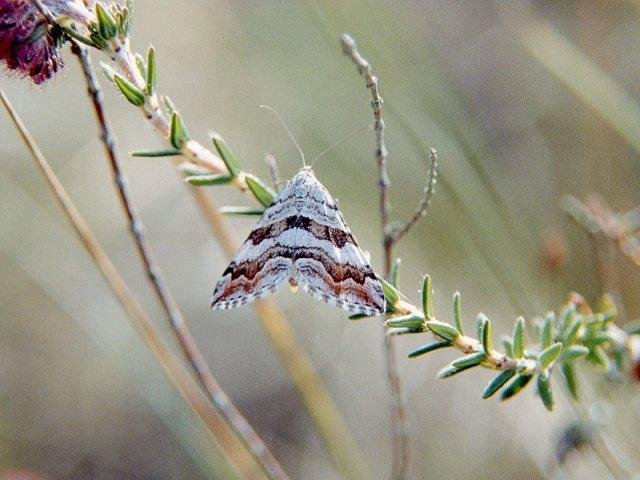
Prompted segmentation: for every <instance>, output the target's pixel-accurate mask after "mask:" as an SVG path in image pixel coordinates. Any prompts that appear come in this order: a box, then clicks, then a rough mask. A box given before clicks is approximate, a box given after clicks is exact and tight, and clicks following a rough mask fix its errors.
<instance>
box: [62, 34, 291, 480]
mask: <svg viewBox="0 0 640 480" xmlns="http://www.w3.org/2000/svg"><path fill="white" fill-rule="evenodd" d="M72 51H73V53H74V54H75V55H76V56H77V57H78V60H79V62H80V66H81V68H82V72H83V75H84V78H85V81H86V84H87V91H88V94H89V98H90V99H91V103H92V106H93V109H94V112H95V115H96V121H97V123H98V127H99V129H100V139H101V141H102V144H103V146H104V149H105V153H106V156H107V158H108V160H109V163H110V165H111V170H112V173H113V177H114V183H115V185H116V187H117V192H118V195H119V197H120V202H121V204H122V208H123V210H124V212H125V215H126V217H127V220H128V223H129V229H130V230H131V234H132V236H133V238H134V240H135V244H136V248H137V249H138V253H139V255H140V258H141V260H142V262H143V264H144V267H145V269H146V272H147V276H148V278H149V281H150V282H151V284H152V286H153V289H154V291H155V293H156V295H157V297H158V300H159V301H160V304H161V305H162V307H163V309H164V311H165V314H166V316H167V318H168V319H169V321H170V323H171V328H172V329H173V332H174V334H175V336H176V339H177V340H178V343H179V345H180V347H181V349H182V352H183V354H184V355H185V357H186V358H187V360H188V361H189V364H190V365H191V368H192V369H193V370H194V372H195V374H196V376H197V378H198V380H199V381H200V384H201V385H202V387H203V388H204V390H205V391H206V393H207V395H208V397H209V398H210V400H211V402H212V403H213V405H214V406H215V408H216V409H217V410H218V411H219V412H220V413H221V414H222V415H223V416H224V417H225V419H226V420H227V422H228V423H229V424H230V425H231V427H232V428H233V429H234V431H235V432H236V434H237V435H238V436H239V437H240V438H242V440H243V442H244V443H245V445H246V446H247V448H248V449H249V450H250V452H251V453H252V455H253V456H254V457H255V459H256V461H257V462H259V463H260V464H261V465H262V466H263V468H264V470H265V472H267V474H268V475H269V476H270V477H271V478H274V479H280V480H285V479H287V478H288V477H287V474H286V473H285V472H284V470H283V469H282V467H281V466H280V464H279V463H278V461H277V460H276V458H275V457H274V456H273V454H272V453H271V451H270V450H269V449H268V448H267V446H266V445H265V443H264V442H263V441H262V439H261V438H260V437H259V436H258V434H257V433H256V432H255V431H254V430H253V428H252V427H251V425H250V424H249V422H247V420H246V419H245V418H244V417H243V416H242V414H241V413H240V411H239V410H238V409H237V408H236V407H235V405H234V404H233V403H232V402H231V399H229V397H228V396H227V394H226V393H225V392H224V390H222V388H221V387H220V385H219V384H218V382H217V380H216V379H215V377H214V375H213V372H212V371H211V368H210V367H209V365H208V363H207V361H206V359H205V357H204V355H203V354H202V352H201V351H200V348H199V347H198V344H197V343H196V341H195V339H194V338H193V335H192V334H191V330H190V329H189V326H188V325H187V323H186V320H185V318H184V316H183V314H182V312H181V311H180V308H179V307H178V304H177V302H176V300H175V298H174V297H173V295H172V293H171V291H170V290H169V287H168V285H167V283H166V281H165V279H164V276H163V274H162V270H161V268H160V265H159V264H158V262H157V260H156V258H155V254H154V252H153V249H152V247H151V245H150V244H149V242H148V241H147V238H146V235H145V227H144V223H143V221H142V219H141V218H140V215H139V213H138V211H137V208H136V206H135V204H134V202H133V199H132V198H131V194H130V192H129V187H128V183H129V182H128V178H127V175H126V173H125V171H124V168H123V164H122V161H121V160H120V158H119V155H118V152H117V150H116V142H115V138H114V136H113V133H112V132H111V128H110V126H109V121H108V119H107V114H106V111H105V107H104V104H103V101H102V91H101V89H100V84H99V83H98V79H97V78H96V74H95V71H94V69H93V65H92V62H91V58H90V57H89V54H88V52H87V49H86V47H84V46H81V45H78V44H77V43H75V42H72Z"/></svg>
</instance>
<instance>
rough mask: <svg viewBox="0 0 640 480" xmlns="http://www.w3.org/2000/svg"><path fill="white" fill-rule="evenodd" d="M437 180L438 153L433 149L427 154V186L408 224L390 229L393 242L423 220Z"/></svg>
mask: <svg viewBox="0 0 640 480" xmlns="http://www.w3.org/2000/svg"><path fill="white" fill-rule="evenodd" d="M437 179H438V152H437V151H436V149H435V148H432V149H431V150H430V154H429V176H428V177H427V185H426V186H425V187H424V195H423V196H422V200H421V201H420V204H418V207H417V208H416V210H415V212H414V213H413V215H412V216H411V218H410V219H409V221H408V222H406V223H404V224H401V225H400V226H399V227H397V228H395V229H392V230H391V232H389V234H390V235H391V237H392V238H393V241H394V242H397V241H398V240H400V239H401V238H402V237H403V236H404V234H405V233H407V232H408V231H409V230H411V229H412V228H413V227H414V226H415V225H416V224H417V223H418V222H419V221H420V219H421V218H424V217H425V216H426V215H427V212H428V211H429V207H430V206H431V200H432V199H433V194H434V193H435V191H436V182H437Z"/></svg>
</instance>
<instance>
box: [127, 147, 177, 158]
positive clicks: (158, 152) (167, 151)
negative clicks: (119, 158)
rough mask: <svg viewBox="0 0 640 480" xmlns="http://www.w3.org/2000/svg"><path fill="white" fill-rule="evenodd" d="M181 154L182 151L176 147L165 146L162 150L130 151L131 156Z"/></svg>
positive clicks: (169, 155) (171, 155)
mask: <svg viewBox="0 0 640 480" xmlns="http://www.w3.org/2000/svg"><path fill="white" fill-rule="evenodd" d="M176 155H182V152H181V151H180V150H178V149H176V148H167V149H164V150H134V151H133V152H131V156H132V157H174V156H176Z"/></svg>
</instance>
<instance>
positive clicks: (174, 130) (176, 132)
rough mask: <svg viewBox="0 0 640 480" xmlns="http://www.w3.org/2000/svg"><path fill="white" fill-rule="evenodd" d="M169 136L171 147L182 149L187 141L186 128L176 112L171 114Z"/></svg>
mask: <svg viewBox="0 0 640 480" xmlns="http://www.w3.org/2000/svg"><path fill="white" fill-rule="evenodd" d="M169 135H170V136H169V139H170V140H171V145H173V146H174V147H176V148H182V147H183V145H184V144H185V143H186V142H187V140H189V133H188V132H187V128H186V127H185V125H184V122H183V121H182V117H181V116H180V114H179V113H178V112H173V113H172V114H171V131H170V133H169Z"/></svg>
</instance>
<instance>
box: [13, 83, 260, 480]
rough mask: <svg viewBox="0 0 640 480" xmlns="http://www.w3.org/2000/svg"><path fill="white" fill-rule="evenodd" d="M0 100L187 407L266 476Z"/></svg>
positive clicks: (249, 472)
mask: <svg viewBox="0 0 640 480" xmlns="http://www.w3.org/2000/svg"><path fill="white" fill-rule="evenodd" d="M0 100H1V101H2V103H3V105H4V107H5V108H6V110H7V112H8V114H9V116H10V118H11V120H12V121H13V123H14V125H15V126H16V129H17V130H18V132H19V133H20V136H21V139H22V141H23V142H24V144H25V147H26V148H27V150H28V151H29V153H30V155H31V156H32V158H33V159H34V161H35V163H36V164H37V166H38V167H39V169H40V170H41V172H42V173H43V175H44V176H45V179H46V181H47V182H48V184H49V186H50V187H51V189H52V191H53V193H54V194H55V196H56V199H57V200H58V202H59V203H60V205H61V207H62V209H63V211H64V213H65V215H66V216H67V218H68V219H69V221H70V222H71V224H72V226H73V228H74V229H75V231H76V233H77V235H78V237H79V238H80V240H81V241H82V243H83V245H84V247H85V248H86V250H87V252H88V253H89V254H90V255H91V257H92V258H93V260H94V262H95V264H96V266H97V267H98V269H99V270H100V272H101V273H102V275H103V277H104V278H105V280H106V281H107V283H108V284H109V287H110V288H111V290H112V291H113V293H114V294H115V296H116V297H117V299H118V300H119V302H120V303H121V304H122V306H123V307H124V309H125V311H126V312H127V314H128V315H129V317H130V318H131V320H132V323H133V324H134V326H135V327H136V328H137V329H138V331H139V332H140V334H141V335H142V337H143V339H144V340H145V342H146V343H147V344H148V345H149V348H150V349H151V350H152V352H153V353H154V355H155V357H156V358H157V360H158V362H159V363H160V364H161V365H162V367H163V368H164V370H165V371H166V372H167V374H168V375H169V377H170V378H171V380H172V381H173V383H174V384H175V386H176V388H177V389H178V391H179V392H180V394H181V395H182V397H183V398H184V399H185V401H186V402H187V404H188V405H189V407H190V408H191V409H192V410H193V411H194V412H195V413H196V414H197V415H198V416H199V418H200V419H201V420H202V422H203V423H204V425H205V426H206V428H207V429H208V430H209V432H210V433H211V434H212V436H213V437H214V438H215V441H216V442H217V443H218V445H220V447H221V449H222V451H223V452H224V454H225V456H226V457H227V458H228V460H229V461H230V462H231V463H232V464H233V465H234V467H235V469H236V471H237V472H238V474H240V475H242V476H243V477H244V478H247V479H255V480H260V479H265V478H267V477H266V476H265V474H264V473H263V469H262V467H261V465H260V464H259V463H256V461H255V459H254V458H253V457H252V456H251V454H250V452H249V451H248V450H247V449H246V448H244V446H243V445H242V443H241V441H240V439H238V437H236V434H235V433H234V432H233V430H231V429H230V428H229V426H228V425H227V423H226V422H225V420H224V418H223V417H222V416H221V415H220V414H219V413H218V412H217V411H216V410H215V409H214V408H213V407H212V405H211V404H210V403H209V402H208V401H207V400H206V399H205V397H204V396H203V395H202V393H201V391H200V390H199V388H198V386H197V385H196V383H195V382H194V381H193V379H192V378H191V377H190V376H189V374H188V373H187V371H186V370H185V369H184V368H183V367H182V365H181V362H180V360H178V358H177V357H176V356H175V355H174V353H173V352H172V350H171V348H170V347H169V346H168V345H167V344H166V343H165V342H164V340H163V339H162V336H161V335H160V334H159V332H158V331H157V330H156V329H155V327H154V326H153V323H152V322H151V320H150V319H149V317H148V316H147V314H146V313H145V312H144V310H143V309H142V307H141V306H140V303H139V302H138V301H137V299H136V298H135V296H134V295H133V293H132V292H131V290H130V289H129V287H128V286H127V285H126V283H125V282H124V280H123V279H122V277H121V276H120V274H119V272H118V271H117V270H116V268H115V266H114V265H113V263H112V261H111V259H110V258H109V257H108V256H107V254H106V252H105V251H104V249H103V248H102V246H101V245H100V244H99V242H98V240H97V239H96V237H95V235H94V234H93V233H92V232H91V230H90V229H89V226H88V225H87V223H86V221H85V220H84V218H83V217H82V215H81V213H80V212H79V210H78V209H77V207H76V206H75V204H74V203H73V201H72V200H71V198H70V197H69V195H68V193H67V192H66V190H65V189H64V187H63V185H62V183H61V182H60V180H59V179H58V177H57V176H56V175H55V173H54V172H53V169H52V168H51V166H50V164H49V163H48V161H47V160H46V158H45V157H44V155H43V154H42V152H41V151H40V149H39V148H38V146H37V145H36V143H35V141H34V139H33V138H32V137H31V135H30V133H29V132H28V130H27V128H26V126H25V125H24V123H23V122H22V120H21V119H20V118H19V116H18V114H17V112H16V111H15V109H14V108H13V106H12V105H11V103H10V102H9V99H8V98H7V97H6V95H5V94H4V92H3V91H2V90H0Z"/></svg>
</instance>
